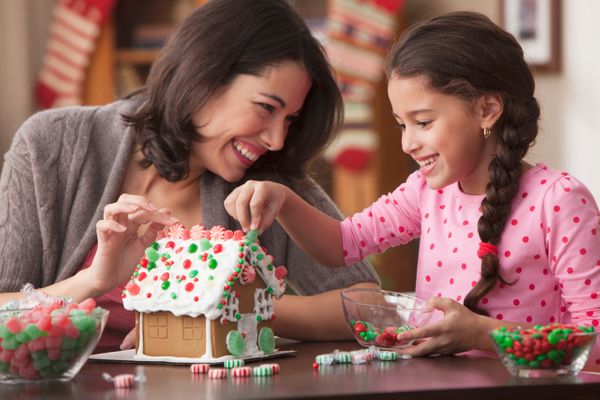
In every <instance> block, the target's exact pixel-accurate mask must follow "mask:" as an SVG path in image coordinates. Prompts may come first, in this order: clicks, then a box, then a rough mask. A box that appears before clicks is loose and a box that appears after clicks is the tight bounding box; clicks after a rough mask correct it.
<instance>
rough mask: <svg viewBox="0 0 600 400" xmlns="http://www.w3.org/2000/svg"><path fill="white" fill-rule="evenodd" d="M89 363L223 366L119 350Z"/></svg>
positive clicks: (260, 357)
mask: <svg viewBox="0 0 600 400" xmlns="http://www.w3.org/2000/svg"><path fill="white" fill-rule="evenodd" d="M294 353H296V350H276V351H275V352H273V353H271V354H266V355H265V354H263V355H254V356H245V357H239V358H241V359H243V360H244V361H247V362H252V361H259V360H266V359H269V358H279V357H292V356H294ZM89 360H90V361H91V362H99V363H116V364H119V363H125V364H169V365H190V364H211V365H219V364H223V361H224V360H223V359H221V360H217V359H214V360H204V359H203V360H200V359H194V358H182V357H148V356H142V357H136V356H135V349H130V350H121V351H112V352H109V353H98V354H92V355H91V356H90V358H89Z"/></svg>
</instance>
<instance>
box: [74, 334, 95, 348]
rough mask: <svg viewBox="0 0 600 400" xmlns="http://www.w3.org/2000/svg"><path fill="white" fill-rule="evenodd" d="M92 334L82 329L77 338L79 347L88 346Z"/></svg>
mask: <svg viewBox="0 0 600 400" xmlns="http://www.w3.org/2000/svg"><path fill="white" fill-rule="evenodd" d="M91 337H92V335H91V334H90V333H89V332H87V331H82V332H81V334H80V335H79V337H78V338H77V346H78V347H79V348H81V347H85V346H87V344H88V342H89V341H90V338H91Z"/></svg>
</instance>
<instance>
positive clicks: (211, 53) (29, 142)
mask: <svg viewBox="0 0 600 400" xmlns="http://www.w3.org/2000/svg"><path fill="white" fill-rule="evenodd" d="M232 26H234V27H236V29H231V27H232ZM340 113H341V100H340V94H339V91H338V88H337V85H336V83H335V80H334V79H333V76H332V74H331V71H330V68H329V65H328V64H327V61H326V59H325V56H324V54H323V51H322V49H321V47H320V46H319V44H318V42H317V41H316V40H315V39H314V38H313V37H312V36H311V34H310V32H309V30H308V28H307V27H306V25H305V23H304V21H303V20H302V18H301V17H300V16H299V15H298V14H297V13H296V12H295V11H294V10H293V9H292V7H291V6H290V5H289V4H288V3H286V2H285V1H283V0H261V1H254V0H212V1H210V2H207V3H206V5H205V6H203V7H201V8H199V9H197V10H196V11H195V12H194V13H192V15H191V16H189V17H188V18H187V19H186V20H185V21H183V22H182V24H181V25H180V26H179V28H178V29H177V30H176V32H174V34H173V36H172V37H171V39H170V40H169V43H168V44H167V45H166V46H165V48H164V49H163V50H162V52H161V54H160V56H159V58H158V60H157V61H156V62H155V63H154V65H153V66H152V70H151V72H150V75H149V77H148V80H147V84H146V86H145V87H144V88H143V89H142V90H141V91H140V92H139V93H137V94H136V95H134V96H131V97H129V98H127V99H124V100H120V101H117V102H115V103H112V104H109V105H107V106H103V107H74V108H67V109H59V110H51V111H47V112H42V113H39V114H37V115H35V116H33V117H31V118H30V119H29V120H28V121H27V122H26V123H25V124H24V125H23V126H22V127H21V129H20V130H19V131H18V132H17V134H16V136H15V138H14V141H13V144H12V147H11V150H10V151H9V152H8V154H7V155H6V157H5V160H6V161H5V164H4V166H3V168H2V177H1V179H0V292H2V293H1V294H0V304H1V303H2V302H4V301H7V300H11V299H14V298H17V297H18V296H19V293H16V292H17V291H18V290H19V289H20V288H21V286H22V285H23V284H24V283H26V282H31V283H32V284H33V285H35V286H36V287H38V288H42V289H41V290H43V291H45V292H47V293H49V294H53V295H58V296H69V297H73V298H74V299H75V300H77V301H80V300H82V299H84V298H86V297H89V296H94V297H98V303H99V304H100V305H102V306H103V307H105V308H108V309H109V310H111V315H110V318H109V321H108V325H107V329H106V330H105V332H104V335H103V337H102V340H101V342H100V344H99V348H98V349H97V350H104V351H105V350H116V349H117V348H118V346H119V343H121V341H122V340H123V337H124V336H125V335H126V334H127V332H129V331H130V330H131V329H132V328H133V326H134V317H133V313H131V312H127V311H125V310H123V307H122V304H121V291H122V288H119V285H122V284H124V283H126V281H127V279H128V278H129V277H130V276H131V274H132V272H133V269H134V268H135V265H136V263H137V260H138V259H139V258H140V256H141V255H142V254H143V250H144V248H145V247H146V246H147V245H149V244H150V243H151V242H152V241H153V240H154V238H155V236H156V232H157V231H158V230H159V229H161V228H162V227H163V226H164V225H167V224H172V223H175V222H177V221H181V222H183V223H184V224H185V225H187V226H188V227H191V226H192V225H194V224H201V225H204V226H207V227H210V226H213V225H223V226H227V227H229V228H230V229H235V224H234V221H233V220H231V218H229V216H228V215H227V213H226V212H225V210H224V209H223V207H222V203H223V201H224V199H225V197H226V195H227V194H228V193H230V191H231V190H232V188H233V187H234V186H235V185H236V184H239V183H237V182H238V181H240V180H244V179H248V178H249V177H254V178H255V179H256V177H262V179H270V180H277V181H279V182H283V183H285V184H286V185H292V186H293V187H296V186H297V187H298V190H302V192H303V193H304V195H305V196H307V198H309V199H310V202H311V203H312V204H313V205H315V206H316V207H318V208H319V209H321V210H322V211H323V212H325V213H327V214H329V215H332V216H335V217H337V216H339V213H338V212H337V209H336V208H335V206H334V205H333V204H332V203H331V201H330V200H329V198H327V196H326V195H325V194H324V193H323V191H322V190H321V189H320V188H319V187H318V186H317V185H316V184H315V183H314V181H312V180H310V179H309V178H308V177H307V176H306V175H305V173H304V167H305V166H306V163H307V161H308V160H310V159H311V158H312V157H313V156H314V155H316V154H317V153H318V152H319V151H320V149H321V148H322V147H323V146H325V145H326V144H327V143H328V142H329V141H330V140H331V139H332V137H333V131H334V128H335V126H336V125H337V123H338V121H339V116H340ZM300 150H302V151H300ZM300 183H302V185H300ZM261 241H262V242H263V243H264V245H265V246H266V247H267V248H268V249H269V252H270V253H271V254H273V256H274V257H275V259H276V260H277V262H280V263H282V264H284V265H286V266H287V267H288V271H289V275H288V278H289V279H288V282H289V285H290V287H291V288H293V289H294V290H295V291H296V293H298V294H300V296H283V298H282V299H281V300H280V301H278V302H277V303H276V304H275V307H276V312H277V315H278V316H280V318H277V320H276V325H275V327H274V328H275V332H276V333H277V334H279V335H282V336H286V337H295V338H300V339H334V338H343V337H350V333H349V332H348V331H347V329H346V327H345V322H344V319H343V315H342V311H341V308H340V296H339V291H340V290H341V289H342V288H345V287H352V286H361V287H376V286H377V282H378V279H377V275H376V274H375V272H374V271H373V269H372V268H371V267H370V266H368V264H362V265H356V266H354V267H351V268H349V269H347V270H346V271H345V272H344V273H343V274H336V273H335V272H334V271H332V270H330V269H329V268H325V267H323V266H320V265H318V264H316V263H315V262H314V261H313V260H310V259H309V258H308V257H307V256H306V255H305V254H304V253H302V252H301V251H300V249H298V248H297V246H295V245H294V244H293V243H292V242H291V240H289V238H288V237H287V235H285V233H284V232H283V231H281V230H279V231H278V230H277V229H275V230H272V231H271V232H269V233H268V234H265V235H263V237H261ZM323 306H324V309H323V310H324V311H325V315H323V313H319V314H317V313H315V312H314V310H315V309H316V308H317V307H323ZM322 318H326V319H327V320H328V321H331V323H330V324H327V326H326V327H324V326H323V323H322ZM129 337H130V338H133V336H129ZM131 344H132V341H131V340H130V341H126V342H125V343H123V347H128V346H130V345H131Z"/></svg>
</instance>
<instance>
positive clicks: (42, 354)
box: [29, 350, 48, 360]
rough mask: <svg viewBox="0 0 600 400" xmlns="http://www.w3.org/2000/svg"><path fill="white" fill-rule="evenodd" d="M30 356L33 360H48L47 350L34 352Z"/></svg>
mask: <svg viewBox="0 0 600 400" xmlns="http://www.w3.org/2000/svg"><path fill="white" fill-rule="evenodd" d="M29 354H30V355H31V359H32V360H41V359H43V358H48V356H47V355H46V350H38V351H32V352H31V353H29Z"/></svg>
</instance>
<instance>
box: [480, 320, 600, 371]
mask: <svg viewBox="0 0 600 400" xmlns="http://www.w3.org/2000/svg"><path fill="white" fill-rule="evenodd" d="M490 334H491V337H492V342H493V344H494V348H495V349H496V352H497V353H498V355H499V356H500V360H501V361H502V363H503V364H504V366H505V367H506V369H507V370H508V372H509V373H510V374H511V375H513V376H515V377H519V378H550V377H560V376H574V375H577V374H578V373H579V372H580V371H581V369H582V368H583V367H584V366H585V363H586V361H587V359H588V356H589V354H590V351H591V349H592V347H593V346H594V342H595V340H596V336H597V332H595V331H594V327H593V326H590V327H586V326H577V325H570V324H551V325H536V326H534V327H532V328H515V329H507V328H506V327H500V328H498V329H495V330H493V331H492V332H491V333H490Z"/></svg>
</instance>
